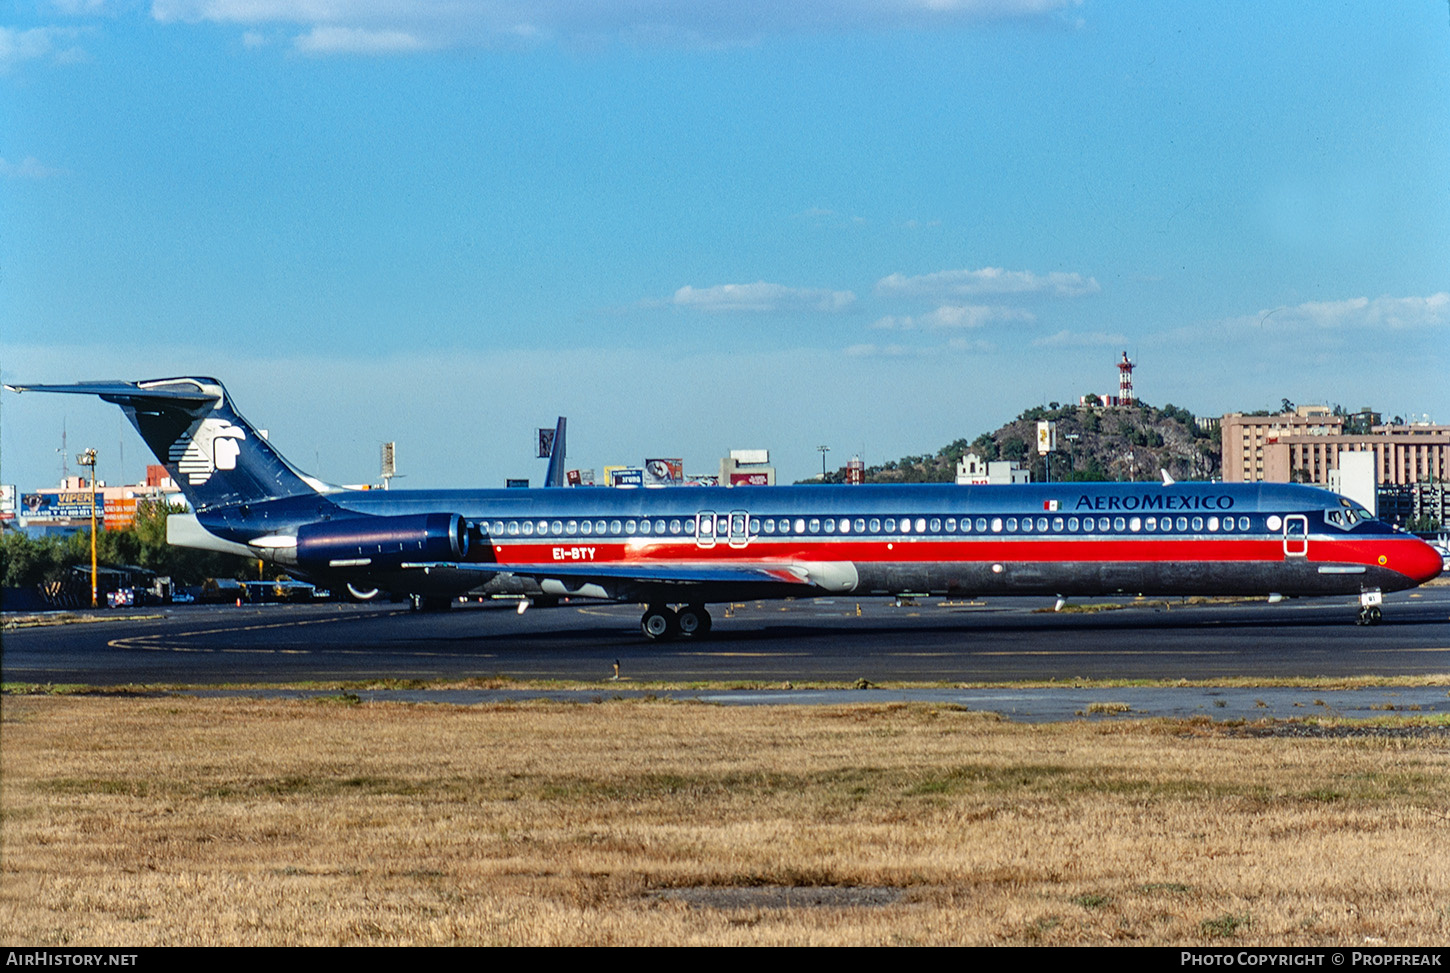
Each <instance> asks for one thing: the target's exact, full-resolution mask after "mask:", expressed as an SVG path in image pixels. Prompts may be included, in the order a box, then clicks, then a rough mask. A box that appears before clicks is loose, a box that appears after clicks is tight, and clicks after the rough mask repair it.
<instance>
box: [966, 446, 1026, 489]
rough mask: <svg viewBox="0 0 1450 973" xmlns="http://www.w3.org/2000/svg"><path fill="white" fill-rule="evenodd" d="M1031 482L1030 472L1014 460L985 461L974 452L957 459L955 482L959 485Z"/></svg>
mask: <svg viewBox="0 0 1450 973" xmlns="http://www.w3.org/2000/svg"><path fill="white" fill-rule="evenodd" d="M1031 482H1032V472H1031V471H1030V470H1024V469H1023V468H1022V466H1021V465H1020V464H1019V463H1016V462H1014V461H1007V460H992V461H991V462H987V461H985V460H983V459H982V457H980V456H978V455H977V454H976V453H968V454H966V455H965V456H963V457H962V458H961V459H960V460H958V461H957V483H958V484H959V485H961V486H986V485H988V484H1011V483H1031Z"/></svg>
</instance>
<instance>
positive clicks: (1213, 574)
mask: <svg viewBox="0 0 1450 973" xmlns="http://www.w3.org/2000/svg"><path fill="white" fill-rule="evenodd" d="M11 387H12V388H13V389H15V390H17V391H27V390H30V391H46V392H68V393H82V394H89V395H97V396H100V397H101V398H102V399H104V400H105V401H107V402H113V403H115V404H116V405H119V406H120V407H121V409H122V410H123V411H124V412H125V413H126V415H127V417H128V418H129V419H130V420H131V422H132V423H133V424H134V425H135V426H136V429H137V430H138V431H139V432H140V434H141V437H142V438H143V439H144V440H145V441H146V443H147V445H148V446H150V447H151V450H152V451H153V452H154V453H155V454H156V456H157V458H158V459H159V460H160V461H161V462H162V463H164V464H165V466H166V468H167V471H168V472H169V473H170V475H171V476H172V477H173V478H174V479H175V481H176V482H177V483H178V484H179V485H180V486H181V489H182V491H183V493H185V495H186V497H187V499H188V500H189V501H190V503H191V506H192V508H193V511H194V513H193V514H190V515H179V516H178V515H173V516H172V517H171V518H170V519H169V522H168V537H169V540H170V541H171V542H172V543H174V544H181V545H185V546H190V547H199V548H203V549H207V550H218V551H226V552H231V553H238V554H245V555H248V556H251V557H261V558H265V559H267V560H270V561H271V562H273V563H274V564H277V565H279V566H282V567H285V568H286V569H287V570H288V571H289V572H291V573H293V574H296V575H299V576H303V577H306V578H308V579H309V580H312V581H314V582H316V583H318V584H322V585H326V586H343V585H346V586H347V587H349V588H350V589H351V590H352V591H353V592H354V593H355V594H359V595H365V594H366V593H368V592H370V591H375V590H383V591H387V592H391V593H394V594H404V595H412V596H414V597H415V598H416V599H418V600H419V601H420V602H421V603H424V604H428V605H446V604H448V603H449V602H450V601H451V600H452V599H453V598H454V597H456V596H458V595H460V594H463V593H465V592H469V591H475V590H478V589H480V588H482V589H485V590H509V589H510V587H512V588H513V589H514V590H527V591H529V592H532V593H533V594H534V595H535V596H536V597H545V598H557V597H560V596H566V595H567V596H579V597H592V598H602V599H609V600H613V601H625V602H639V603H641V604H643V605H645V606H646V608H645V611H644V615H643V617H642V619H641V627H642V629H643V631H644V633H645V634H646V635H647V636H649V637H650V638H656V639H665V638H671V637H675V636H678V635H684V636H693V637H700V636H703V635H704V634H705V633H706V632H708V631H709V629H710V623H711V619H710V614H709V612H708V610H707V608H706V606H707V605H709V604H711V603H718V602H726V601H734V600H740V599H759V598H799V597H812V596H818V595H840V594H848V593H849V594H857V595H898V594H903V593H921V594H941V595H991V594H999V595H1005V594H1013V595H1046V596H1057V597H1060V598H1061V597H1070V596H1091V595H1109V594H1116V593H1137V594H1149V595H1192V594H1230V595H1262V596H1270V597H1272V596H1293V595H1356V596H1358V597H1359V601H1360V609H1359V620H1360V621H1361V622H1373V621H1378V620H1379V618H1380V607H1379V606H1380V599H1381V595H1382V593H1383V592H1386V591H1395V590H1399V589H1402V588H1410V587H1414V586H1415V585H1419V584H1422V583H1424V582H1425V581H1428V580H1430V579H1431V578H1434V577H1435V576H1436V575H1438V574H1439V573H1440V570H1441V564H1442V562H1441V558H1440V556H1439V554H1438V553H1437V552H1436V551H1435V549H1434V548H1432V547H1430V546H1429V545H1428V544H1426V543H1424V542H1423V541H1421V540H1419V539H1418V538H1416V537H1414V536H1412V535H1410V534H1407V533H1404V532H1403V531H1399V530H1397V529H1395V528H1392V527H1390V526H1389V525H1387V524H1385V523H1383V522H1381V521H1379V520H1376V519H1375V518H1373V517H1371V516H1370V515H1369V514H1368V513H1367V512H1366V511H1365V510H1364V509H1362V508H1361V507H1359V506H1357V505H1355V504H1354V503H1352V502H1351V501H1349V500H1347V499H1345V498H1343V497H1340V496H1338V495H1336V494H1333V493H1329V492H1327V491H1324V490H1320V489H1316V488H1313V487H1307V486H1300V485H1291V484H1270V483H1256V484H1226V483H1171V482H1167V481H1166V478H1165V482H1164V483H1162V484H1157V483H1063V484H1033V485H1019V486H957V485H954V484H940V485H937V484H911V485H892V486H883V485H866V486H787V487H748V488H735V489H724V488H713V487H704V488H701V487H678V488H669V487H666V488H661V489H637V490H618V489H615V490H610V489H532V490H519V489H510V490H467V491H465V490H391V491H381V490H348V489H341V488H337V487H333V486H329V485H327V484H325V483H322V482H321V481H319V480H317V479H316V478H314V477H310V476H307V475H306V474H304V473H301V472H299V471H298V470H297V469H296V468H295V467H293V466H292V465H291V464H290V463H288V462H287V460H285V459H284V458H283V457H282V456H281V454H280V453H278V452H277V451H276V450H275V449H274V448H273V447H272V445H271V444H270V443H268V442H267V440H266V439H265V438H263V437H261V436H259V435H258V434H257V432H256V430H255V429H254V428H253V427H252V426H251V425H249V424H248V423H247V422H246V420H245V419H243V418H242V417H241V416H240V415H239V414H238V413H237V412H236V410H235V409H234V408H233V407H232V403H231V400H230V398H229V397H228V395H227V393H226V390H225V389H224V388H223V387H222V386H221V384H220V383H219V382H217V381H216V380H215V379H211V378H168V379H158V380H154V381H145V382H84V383H79V384H75V385H19V386H11Z"/></svg>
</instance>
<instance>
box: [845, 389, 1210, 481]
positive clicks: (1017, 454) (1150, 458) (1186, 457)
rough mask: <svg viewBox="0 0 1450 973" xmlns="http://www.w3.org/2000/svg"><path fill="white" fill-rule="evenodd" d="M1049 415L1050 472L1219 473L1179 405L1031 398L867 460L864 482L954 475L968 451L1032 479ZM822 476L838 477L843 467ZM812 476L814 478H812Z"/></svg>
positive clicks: (1062, 476)
mask: <svg viewBox="0 0 1450 973" xmlns="http://www.w3.org/2000/svg"><path fill="white" fill-rule="evenodd" d="M1040 419H1049V420H1053V421H1055V422H1056V423H1057V452H1056V453H1054V454H1053V456H1052V479H1054V480H1157V479H1160V478H1161V475H1162V474H1161V472H1160V471H1161V470H1167V471H1168V474H1169V475H1170V476H1172V477H1173V478H1174V479H1175V480H1207V479H1214V478H1217V477H1218V476H1219V475H1220V472H1219V456H1220V449H1219V438H1218V433H1217V431H1215V432H1213V433H1212V434H1209V433H1205V432H1203V431H1202V430H1200V429H1199V428H1198V427H1197V426H1196V425H1195V424H1194V421H1193V414H1192V413H1191V412H1189V411H1188V410H1187V409H1179V408H1176V407H1175V406H1172V405H1168V406H1164V407H1163V408H1161V409H1158V408H1154V407H1153V406H1149V405H1144V404H1142V403H1139V404H1138V405H1135V406H1113V407H1107V408H1098V407H1091V406H1076V405H1066V406H1064V405H1058V404H1057V403H1055V402H1054V403H1052V404H1051V405H1050V406H1047V407H1046V408H1044V407H1041V406H1036V407H1033V408H1031V409H1028V410H1027V411H1026V412H1024V413H1022V414H1021V415H1020V416H1018V417H1017V418H1016V419H1013V420H1012V421H1011V422H1009V423H1007V424H1006V425H1004V426H1002V427H1001V428H1000V429H998V430H996V431H995V432H990V433H983V434H982V435H980V436H978V437H977V438H976V439H974V440H971V441H970V442H969V441H967V440H966V439H958V440H957V441H955V442H953V443H950V444H948V445H946V446H943V447H942V448H941V449H939V450H938V451H937V452H936V454H935V455H928V456H904V457H902V458H901V459H899V460H894V461H891V462H887V463H883V464H881V465H880V466H871V467H868V468H867V470H866V480H867V482H868V483H941V482H951V481H952V480H954V479H955V478H956V464H957V461H958V460H959V459H961V458H962V456H963V455H965V454H966V453H968V452H975V453H976V454H977V455H979V456H981V457H982V458H983V459H986V460H1016V461H1018V462H1019V463H1021V464H1022V465H1023V466H1025V467H1029V468H1030V469H1031V470H1032V482H1034V483H1041V482H1042V481H1043V480H1044V479H1045V477H1044V470H1043V462H1042V457H1040V456H1038V455H1037V422H1038V420H1040ZM826 480H827V482H832V483H841V482H844V481H845V470H844V469H841V470H838V471H836V472H835V473H833V474H831V475H829V476H828V477H827V478H826ZM817 482H819V481H817Z"/></svg>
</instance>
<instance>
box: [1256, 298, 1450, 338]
mask: <svg viewBox="0 0 1450 973" xmlns="http://www.w3.org/2000/svg"><path fill="white" fill-rule="evenodd" d="M1255 323H1256V324H1260V325H1263V326H1264V327H1267V328H1271V329H1274V330H1279V329H1307V330H1313V331H1344V330H1390V331H1407V330H1410V329H1413V328H1444V327H1450V293H1446V292H1444V291H1441V292H1439V293H1438V294H1431V295H1429V296H1428V297H1388V296H1386V297H1376V298H1374V299H1370V298H1367V297H1352V298H1348V299H1346V300H1342V301H1307V302H1305V303H1303V304H1299V305H1297V306H1295V307H1280V308H1273V309H1272V310H1267V311H1260V312H1259V314H1258V316H1257V318H1255Z"/></svg>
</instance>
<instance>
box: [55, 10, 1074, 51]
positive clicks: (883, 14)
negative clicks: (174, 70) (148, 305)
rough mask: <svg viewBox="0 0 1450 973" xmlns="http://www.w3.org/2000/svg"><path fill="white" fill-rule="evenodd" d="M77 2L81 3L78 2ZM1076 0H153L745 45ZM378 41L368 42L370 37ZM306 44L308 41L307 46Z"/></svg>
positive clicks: (448, 29)
mask: <svg viewBox="0 0 1450 973" xmlns="http://www.w3.org/2000/svg"><path fill="white" fill-rule="evenodd" d="M73 2H77V0H73ZM79 2H84V0H79ZM1079 3H1080V0H796V2H794V3H787V4H781V3H777V2H775V0H694V2H690V0H594V2H584V3H581V2H578V0H476V2H471V3H468V2H465V3H460V2H457V0H414V2H408V0H295V2H287V0H152V4H151V15H152V16H153V17H154V18H155V19H156V20H158V21H161V22H163V23H175V22H183V23H199V22H203V21H209V22H216V23H229V24H243V25H248V26H256V25H260V24H269V23H278V24H295V25H298V26H299V27H301V28H303V30H304V33H303V34H302V36H301V37H299V38H298V46H299V48H300V47H302V46H303V38H307V37H311V36H312V33H311V31H312V29H313V28H320V27H329V28H341V29H346V30H359V31H364V32H366V33H367V34H368V35H377V36H378V37H389V36H391V37H395V38H401V37H407V38H411V39H412V40H414V41H416V42H417V44H418V47H408V46H406V45H401V44H399V45H395V46H392V47H389V48H387V49H388V50H391V51H400V50H403V51H405V50H418V49H424V48H445V47H459V46H475V45H487V44H491V43H498V42H506V43H507V42H513V41H516V40H518V39H530V40H532V39H538V40H548V39H558V40H563V41H566V42H569V43H584V44H596V43H599V42H600V41H611V40H619V41H624V42H627V43H643V44H661V43H663V44H670V45H685V46H705V47H716V46H720V45H722V44H738V43H751V42H754V41H757V40H759V39H760V38H761V37H763V36H766V35H769V34H785V33H800V32H810V31H839V30H893V29H898V28H902V27H918V28H921V27H941V26H948V25H953V24H973V23H983V22H992V21H1002V20H1021V19H1034V20H1042V19H1048V18H1055V17H1056V16H1057V15H1058V14H1059V12H1060V11H1062V10H1064V9H1065V8H1069V7H1075V6H1078V5H1079ZM375 39H376V38H375ZM309 43H310V42H309ZM379 49H380V48H379V47H377V46H369V45H362V44H353V45H348V44H332V45H331V46H323V45H322V44H320V43H319V44H317V45H316V46H314V47H312V48H310V50H314V51H319V52H320V51H323V50H328V51H337V52H345V53H356V52H364V53H375V52H377V51H378V50H379Z"/></svg>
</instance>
